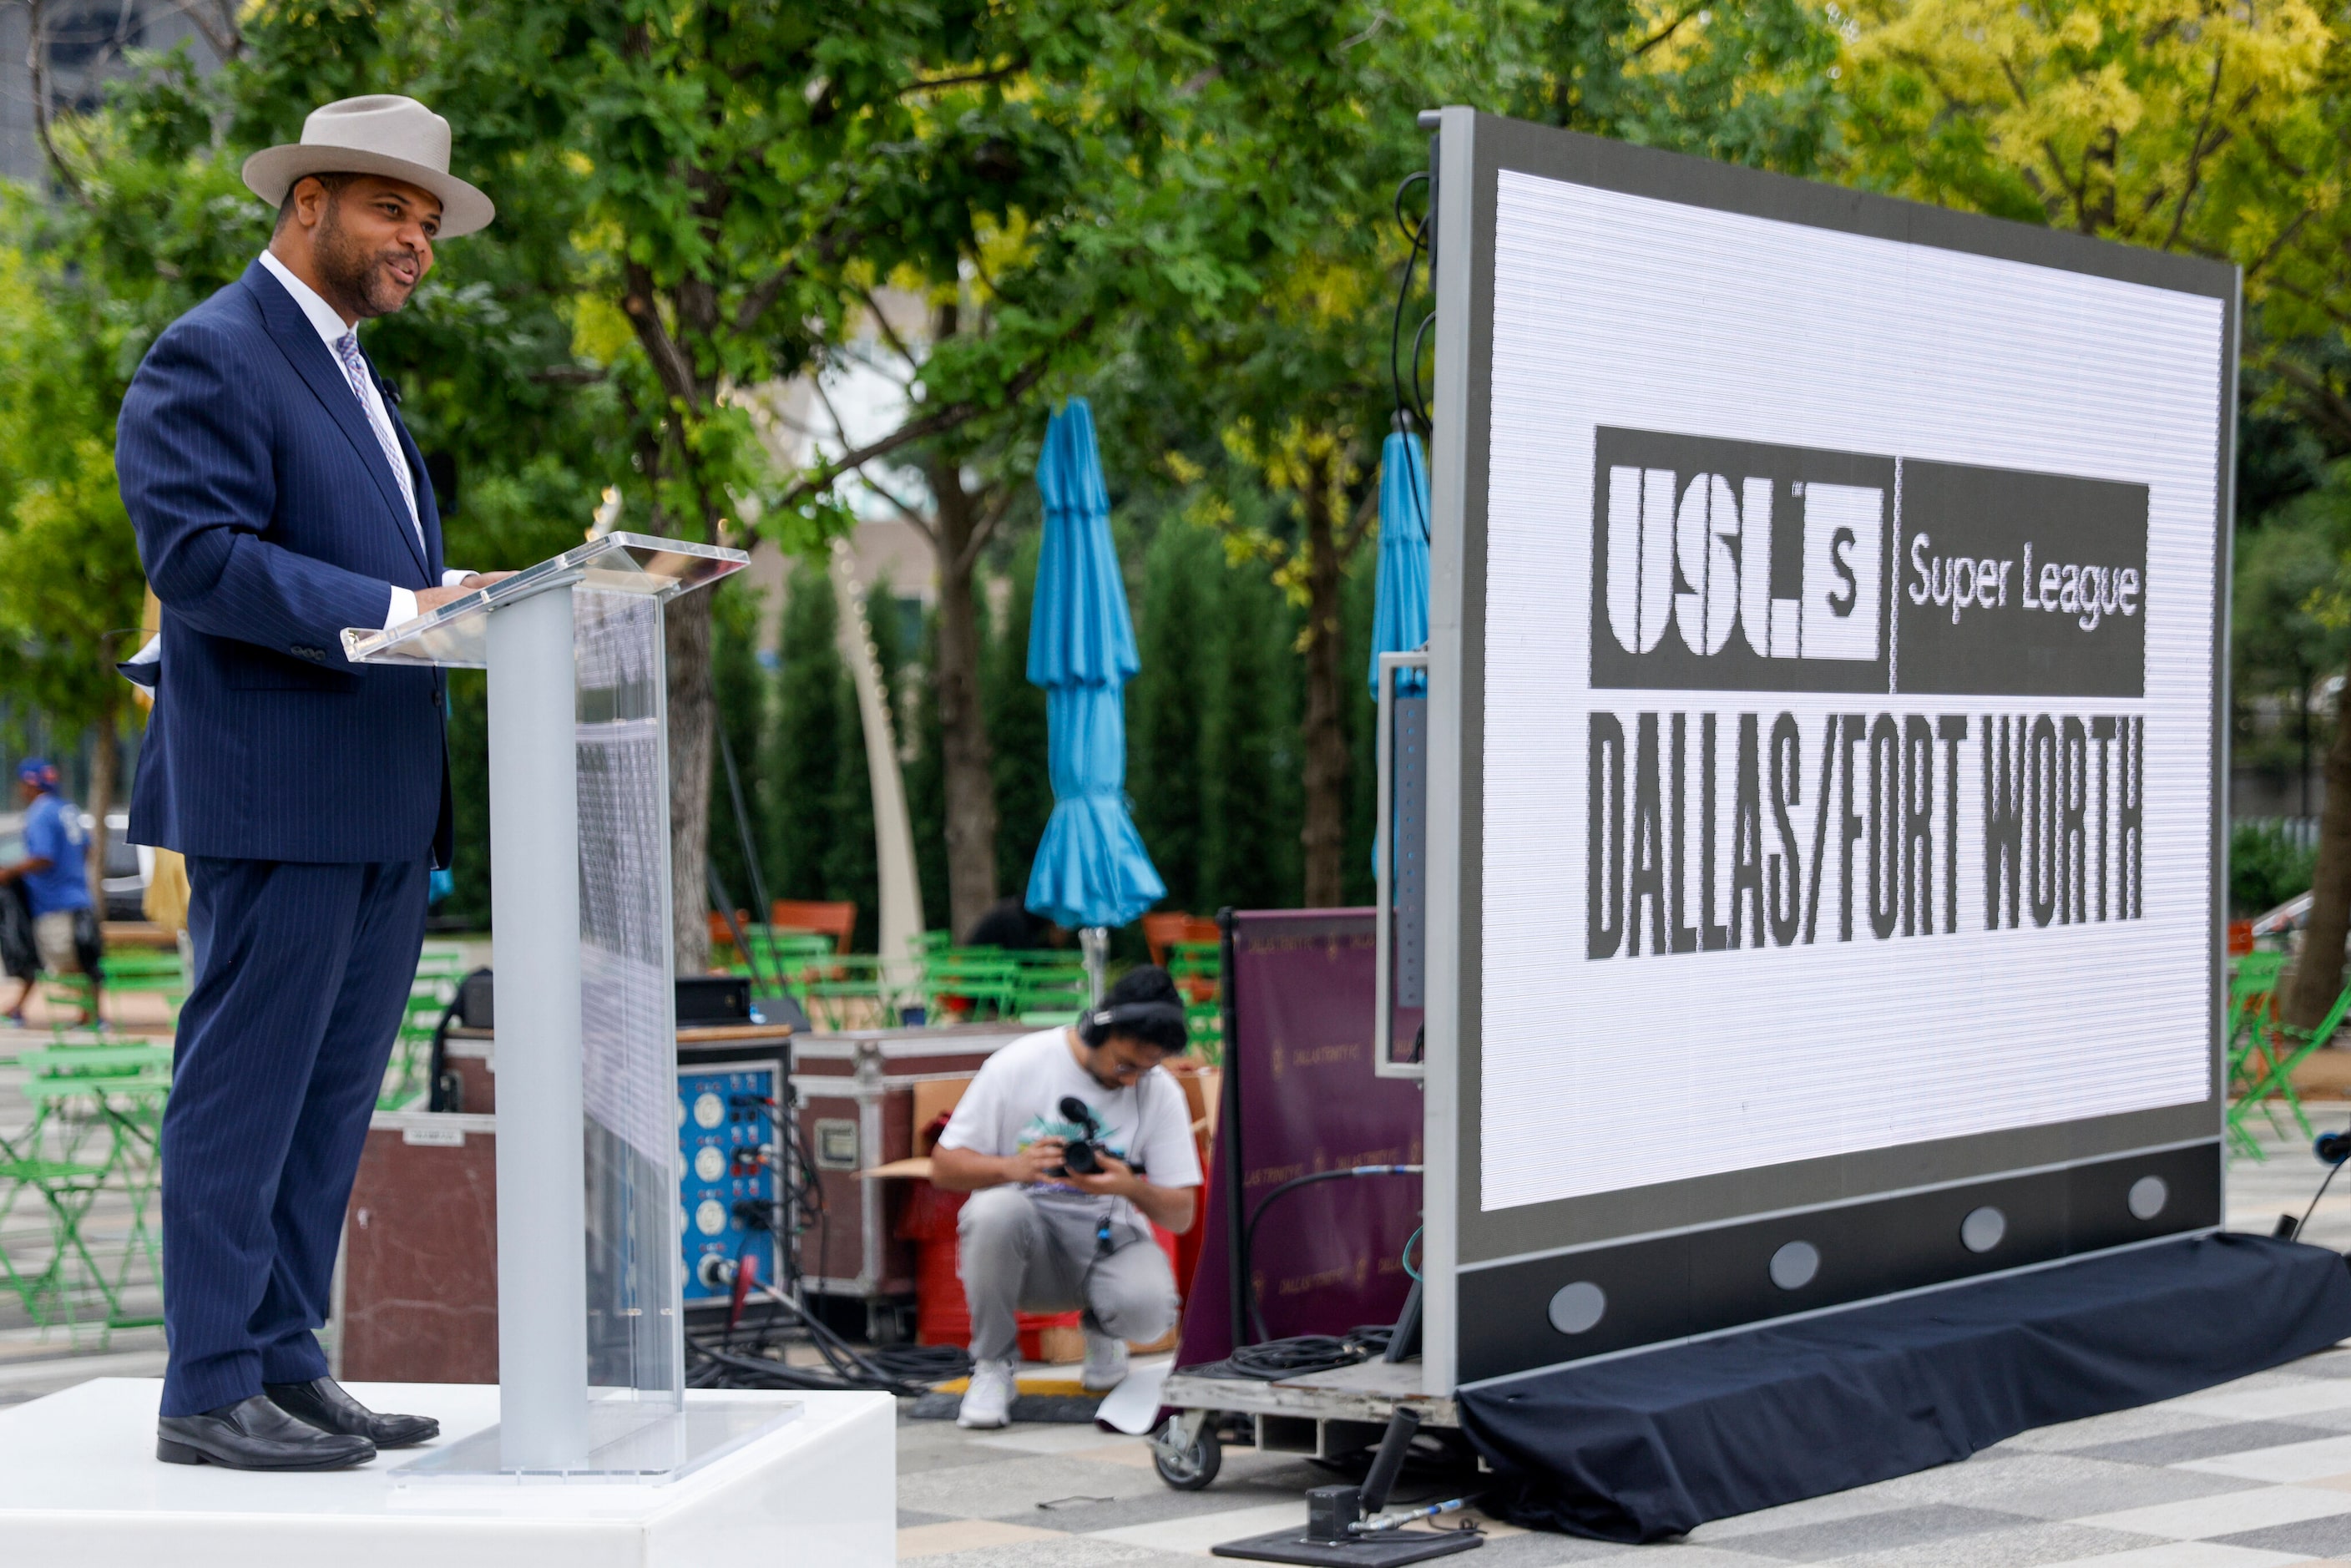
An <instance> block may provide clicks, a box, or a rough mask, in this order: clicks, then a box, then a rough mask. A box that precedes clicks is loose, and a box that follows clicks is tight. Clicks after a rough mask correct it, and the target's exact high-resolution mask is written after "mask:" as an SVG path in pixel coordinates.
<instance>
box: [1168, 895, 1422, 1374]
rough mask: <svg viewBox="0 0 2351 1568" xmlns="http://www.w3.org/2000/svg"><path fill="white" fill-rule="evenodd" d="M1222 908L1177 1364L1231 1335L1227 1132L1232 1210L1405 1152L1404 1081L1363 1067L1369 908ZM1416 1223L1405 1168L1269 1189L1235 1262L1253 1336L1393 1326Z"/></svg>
mask: <svg viewBox="0 0 2351 1568" xmlns="http://www.w3.org/2000/svg"><path fill="white" fill-rule="evenodd" d="M1232 920H1233V932H1232V938H1231V950H1230V956H1229V957H1228V960H1227V964H1226V974H1225V984H1226V986H1227V988H1228V994H1229V996H1230V998H1231V1012H1230V1015H1229V1016H1228V1020H1227V1024H1226V1034H1225V1073H1226V1082H1227V1083H1228V1098H1227V1101H1226V1104H1225V1111H1224V1114H1223V1115H1222V1116H1221V1117H1220V1118H1219V1119H1218V1122H1217V1143H1216V1149H1215V1151H1214V1157H1213V1160H1212V1162H1211V1166H1210V1173H1209V1176H1208V1186H1207V1192H1206V1194H1205V1195H1204V1198H1205V1200H1204V1202H1203V1204H1202V1208H1201V1222H1202V1223H1203V1224H1205V1225H1207V1227H1208V1231H1207V1237H1206V1239H1205V1242H1204V1245H1203V1247H1202V1249H1201V1252H1200V1263H1199V1270H1198V1272H1197V1273H1196V1274H1195V1275H1194V1276H1193V1281H1192V1290H1191V1294H1190V1296H1189V1298H1188V1299H1187V1301H1186V1305H1185V1310H1184V1327H1183V1336H1182V1339H1181V1342H1180V1343H1179V1344H1178V1346H1177V1350H1176V1355H1175V1364H1177V1365H1178V1366H1191V1365H1196V1364H1199V1363H1201V1362H1206V1361H1216V1360H1218V1359H1220V1358H1222V1357H1224V1356H1225V1355H1228V1354H1230V1353H1231V1350H1232V1346H1233V1343H1234V1339H1233V1323H1232V1316H1233V1310H1232V1302H1233V1292H1232V1287H1231V1281H1232V1268H1233V1255H1234V1251H1235V1246H1234V1242H1235V1238H1234V1237H1233V1236H1232V1234H1231V1226H1230V1225H1229V1223H1228V1218H1227V1216H1228V1204H1227V1201H1226V1191H1227V1187H1226V1179H1227V1173H1228V1172H1229V1171H1230V1170H1231V1169H1232V1160H1233V1153H1234V1151H1233V1147H1232V1145H1231V1140H1232V1139H1234V1138H1235V1137H1236V1136H1238V1140H1239V1163H1240V1168H1241V1173H1242V1175H1241V1195H1242V1198H1243V1212H1244V1214H1249V1213H1255V1212H1256V1211H1257V1209H1258V1206H1259V1204H1260V1203H1263V1202H1264V1201H1265V1199H1266V1197H1267V1195H1268V1194H1270V1193H1271V1192H1272V1191H1273V1189H1274V1188H1276V1187H1278V1186H1280V1185H1281V1184H1282V1183H1283V1182H1285V1181H1288V1180H1290V1178H1291V1177H1293V1176H1304V1175H1306V1174H1307V1173H1308V1172H1310V1171H1324V1170H1332V1169H1335V1168H1339V1167H1342V1166H1366V1165H1417V1164H1419V1163H1420V1152H1421V1151H1420V1136H1421V1108H1420V1085H1419V1083H1418V1082H1417V1081H1416V1080H1412V1079H1401V1078H1381V1077H1378V1076H1376V1075H1374V1072H1373V1071H1372V1023H1373V1016H1374V1015H1373V1007H1374V982H1373V958H1374V945H1373V935H1372V912H1371V911H1370V910H1369V909H1277V910H1249V911H1243V912H1239V913H1237V914H1235V915H1233V917H1232ZM1419 1224H1420V1180H1419V1178H1418V1177H1417V1176H1361V1177H1355V1178H1353V1179H1350V1180H1344V1181H1327V1182H1317V1183H1314V1184H1312V1185H1311V1186H1302V1187H1299V1188H1296V1189H1294V1190H1292V1191H1290V1192H1288V1193H1285V1194H1283V1195H1282V1196H1281V1197H1279V1198H1277V1199H1275V1200H1274V1203H1273V1205H1272V1207H1270V1208H1268V1209H1267V1210H1266V1211H1265V1215H1264V1218H1262V1219H1261V1220H1260V1221H1259V1224H1258V1227H1257V1235H1256V1240H1255V1247H1254V1252H1253V1255H1252V1257H1251V1260H1250V1273H1251V1275H1252V1277H1253V1278H1252V1284H1253V1285H1254V1288H1255V1291H1256V1294H1257V1301H1258V1303H1259V1312H1261V1313H1262V1314H1263V1316H1264V1319H1265V1326H1266V1332H1267V1333H1268V1334H1269V1335H1270V1336H1271V1337H1274V1338H1277V1339H1280V1338H1287V1337H1289V1336H1290V1335H1292V1334H1308V1333H1327V1334H1335V1333H1345V1332H1346V1331H1347V1330H1349V1329H1351V1328H1354V1327H1356V1326H1358V1325H1360V1324H1365V1323H1392V1322H1395V1319H1396V1314H1397V1313H1398V1312H1401V1311H1402V1310H1403V1308H1404V1300H1405V1293H1406V1292H1407V1291H1408V1290H1409V1289H1410V1287H1411V1283H1412V1281H1411V1279H1410V1277H1409V1276H1408V1275H1407V1274H1406V1273H1405V1262H1404V1260H1405V1243H1406V1242H1407V1241H1409V1240H1410V1239H1412V1233H1413V1231H1414V1230H1415V1229H1416V1228H1417V1227H1418V1226H1419ZM1414 1263H1415V1266H1416V1267H1417V1265H1418V1258H1417V1255H1416V1256H1415V1258H1414Z"/></svg>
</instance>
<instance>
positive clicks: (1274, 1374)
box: [1184, 1323, 1394, 1383]
mask: <svg viewBox="0 0 2351 1568" xmlns="http://www.w3.org/2000/svg"><path fill="white" fill-rule="evenodd" d="M1393 1332H1394V1331H1393V1329H1392V1328H1391V1326H1390V1325H1389V1324H1386V1323H1365V1324H1363V1325H1362V1326H1360V1327H1357V1328H1352V1329H1349V1330H1348V1331H1347V1332H1346V1333H1343V1334H1319V1333H1310V1334H1298V1335H1295V1336H1294V1337H1292V1338H1290V1339H1277V1340H1268V1341H1267V1342H1266V1343H1263V1344H1244V1345H1238V1346H1236V1347H1235V1348H1234V1350H1233V1354H1230V1355H1228V1356H1227V1357H1226V1358H1225V1359H1224V1360H1222V1361H1211V1362H1206V1363H1203V1364H1200V1365H1198V1366H1187V1367H1186V1368H1185V1369H1184V1374H1185V1375H1186V1376H1187V1377H1228V1378H1234V1379H1237V1380H1240V1381H1244V1382H1253V1383H1278V1382H1280V1381H1281V1380H1282V1379H1283V1378H1288V1377H1304V1376H1306V1375H1308V1374H1310V1373H1315V1372H1331V1371H1334V1370H1336V1369H1337V1368H1339V1367H1342V1366H1353V1365H1354V1364H1356V1363H1357V1362H1363V1361H1369V1360H1371V1359H1372V1358H1373V1357H1374V1356H1376V1355H1378V1354H1380V1353H1381V1352H1382V1351H1384V1350H1385V1349H1386V1348H1387V1343H1388V1335H1389V1334H1390V1333H1393Z"/></svg>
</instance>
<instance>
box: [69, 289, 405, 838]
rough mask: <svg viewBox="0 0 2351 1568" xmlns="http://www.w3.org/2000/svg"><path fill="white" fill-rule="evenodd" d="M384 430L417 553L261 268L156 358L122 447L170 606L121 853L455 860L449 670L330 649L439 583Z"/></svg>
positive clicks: (336, 389)
mask: <svg viewBox="0 0 2351 1568" xmlns="http://www.w3.org/2000/svg"><path fill="white" fill-rule="evenodd" d="M385 402H386V407H387V411H388V412H389V410H390V405H391V399H390V397H389V396H387V398H386V400H385ZM392 424H393V427H394V429H395V430H396V431H397V433H398V434H399V437H400V445H401V450H402V452H403V453H404V454H405V455H406V456H407V459H408V468H409V475H410V479H411V482H412V484H413V486H414V487H415V492H416V508H417V512H418V514H419V520H420V521H421V522H422V523H423V535H424V537H423V543H422V545H421V546H420V545H419V543H418V540H417V530H416V528H414V527H413V526H412V525H411V523H410V521H409V516H408V508H407V506H406V504H405V503H404V502H403V501H402V497H401V494H400V486H399V482H398V481H397V480H396V479H395V478H394V477H393V476H392V466H391V465H390V464H388V463H387V462H386V461H385V460H384V452H383V446H382V444H381V442H379V441H378V440H377V439H376V436H375V433H374V432H373V430H372V429H371V427H370V425H369V423H368V416H367V411H366V410H365V409H364V408H362V407H361V406H360V401H359V399H358V398H357V397H355V396H354V395H353V394H352V392H351V387H350V382H348V381H347V380H345V379H344V376H343V371H342V369H341V367H340V365H338V364H337V363H336V362H335V358H334V356H333V354H331V353H330V352H329V350H328V349H327V346H326V345H325V344H324V343H322V342H320V341H319V334H318V332H317V331H316V330H315V329H313V328H312V327H311V325H310V322H309V320H308V318H307V317H305V316H304V315H303V314H302V309H301V307H300V306H298V305H297V304H296V303H295V302H294V298H293V296H291V295H290V294H288V293H287V291H286V288H285V286H284V285H282V284H280V283H279V282H278V281H277V278H276V277H272V276H271V275H270V273H269V270H268V269H267V268H266V267H263V266H262V265H261V264H260V263H259V262H256V263H254V264H253V265H252V266H251V267H247V268H246V272H245V276H244V277H241V278H239V279H238V280H237V281H236V282H235V283H232V284H230V285H229V286H228V287H226V288H224V289H222V290H221V291H220V292H219V293H217V294H215V295H214V296H213V297H212V298H210V299H207V300H205V301H204V303H203V304H202V305H199V306H197V307H196V308H194V309H193V310H191V311H189V312H188V313H187V314H186V315H185V316H183V317H181V318H180V319H178V320H177V321H175V322H173V323H172V326H171V327H170V328H169V329H167V330H166V331H165V332H164V333H163V335H162V337H160V338H158V339H157V340H155V344H154V347H152V349H150V350H148V351H147V358H146V360H145V361H144V362H143V363H142V364H141V366H140V367H139V373H138V375H137V376H136V377H135V378H134V379H133V380H132V382H131V390H130V392H129V393H128V394H127V395H126V396H125V397H124V398H123V400H122V417H121V420H120V424H119V426H118V427H117V434H116V441H115V455H114V461H115V469H116V472H117V474H118V476H120V480H121V484H122V504H123V505H124V507H127V508H128V509H129V510H130V513H131V524H132V526H133V527H134V528H137V530H138V534H139V559H140V561H141V564H142V565H143V566H144V567H145V568H146V571H147V580H148V581H149V583H151V584H152V586H153V588H154V590H155V597H156V598H157V599H159V600H161V601H162V606H163V629H162V639H163V648H162V659H161V680H160V685H159V690H158V692H157V695H156V702H155V710H154V716H153V718H152V721H151V722H150V724H149V726H148V729H147V738H146V742H145V744H144V745H143V746H142V747H141V750H140V754H139V772H138V777H137V779H136V781H135V782H134V784H133V786H132V790H131V840H132V841H133V842H136V843H142V844H160V845H162V846H164V847H166V848H169V849H174V850H178V851H180V852H182V853H183V854H191V855H220V856H227V857H233V858H237V859H249V860H278V861H325V862H361V861H406V860H415V859H417V858H419V857H421V856H423V855H425V854H427V853H430V854H432V855H433V857H434V862H435V863H436V864H446V863H447V861H448V852H449V838H450V821H449V784H448V764H447V758H446V755H445V752H444V745H443V735H442V714H443V703H442V676H441V672H440V671H438V670H434V669H423V668H405V667H402V666H398V665H374V664H368V665H360V664H350V663H348V662H347V661H346V660H345V659H344V658H343V652H342V640H341V636H342V631H343V628H344V627H346V626H362V627H371V628H372V627H378V626H381V625H382V624H383V620H384V613H385V610H386V607H387V605H388V603H389V600H390V594H389V593H388V591H387V585H388V584H398V585H399V586H401V587H403V588H408V589H414V590H422V589H424V588H428V587H433V586H435V585H437V584H438V583H439V582H440V580H441V518H440V514H439V512H438V511H437V510H436V509H435V507H434V502H433V486H432V485H431V483H430V482H429V481H428V480H427V479H426V478H425V476H424V461H423V456H422V455H420V454H419V453H418V452H417V449H416V444H415V443H414V442H413V441H412V440H410V439H409V435H408V431H407V429H406V427H405V426H403V425H402V424H401V423H400V418H399V415H398V414H397V413H393V414H392Z"/></svg>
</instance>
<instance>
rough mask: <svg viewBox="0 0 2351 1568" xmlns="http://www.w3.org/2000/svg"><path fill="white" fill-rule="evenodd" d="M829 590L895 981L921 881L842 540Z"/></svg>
mask: <svg viewBox="0 0 2351 1568" xmlns="http://www.w3.org/2000/svg"><path fill="white" fill-rule="evenodd" d="M832 594H833V602H834V604H835V606H836V607H837V610H838V614H837V616H836V617H835V619H836V621H837V622H838V635H839V641H840V643H841V663H843V664H847V665H848V666H849V674H850V678H851V679H852V681H853V682H854V683H855V684H856V686H857V713H858V716H859V717H860V718H861V719H862V720H863V721H864V722H863V728H864V731H865V772H866V776H867V777H868V778H869V779H871V780H872V789H873V862H874V870H875V872H876V873H878V874H877V877H876V880H877V881H878V882H879V883H880V884H881V890H882V908H881V911H880V915H881V927H882V932H881V941H880V943H879V946H880V947H881V950H882V959H883V963H884V964H885V965H888V966H890V967H889V969H888V970H887V971H885V972H886V973H888V974H890V975H891V976H892V977H893V978H895V977H897V976H898V974H899V973H900V972H901V967H904V968H905V969H907V970H911V968H912V967H913V959H914V944H915V942H916V941H917V940H918V939H919V938H920V937H921V936H922V934H923V892H922V884H921V883H920V882H919V881H917V880H916V878H915V874H914V824H913V822H912V821H911V820H910V819H909V818H908V817H907V815H906V781H905V779H904V775H903V774H902V773H901V772H900V771H899V768H898V727H897V725H896V724H895V723H894V722H893V719H892V716H891V712H890V695H889V693H888V692H887V691H885V690H884V689H883V685H882V662H881V658H880V651H879V650H878V649H876V648H875V647H874V645H873V629H872V627H871V626H869V625H867V624H866V621H865V585H864V584H863V583H862V582H860V581H859V580H858V578H857V556H856V553H855V552H854V551H852V549H850V546H849V541H848V540H847V539H846V538H835V539H834V540H833V541H832Z"/></svg>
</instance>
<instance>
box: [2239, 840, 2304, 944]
mask: <svg viewBox="0 0 2351 1568" xmlns="http://www.w3.org/2000/svg"><path fill="white" fill-rule="evenodd" d="M2316 863H2317V856H2316V854H2315V853H2314V852H2312V851H2310V850H2306V849H2304V848H2303V847H2302V845H2301V844H2300V843H2298V842H2296V841H2294V840H2293V839H2291V838H2288V837H2287V836H2286V835H2285V834H2284V833H2283V832H2281V831H2279V830H2278V829H2277V828H2275V827H2273V826H2270V825H2267V824H2263V823H2258V822H2240V823H2238V824H2237V825H2236V826H2235V827H2234V828H2233V829H2231V831H2230V833H2229V913H2230V914H2231V915H2233V916H2234V917H2235V918H2237V919H2240V920H2250V919H2252V918H2253V917H2255V916H2257V915H2265V914H2267V913H2268V912H2269V911H2271V910H2273V909H2275V908H2276V907H2277V906H2278V905H2279V904H2283V903H2284V902H2285V901H2286V900H2287V899H2289V898H2294V897H2296V896H2298V895H2300V894H2304V893H2307V892H2309V891H2310V876H2311V872H2312V871H2313V869H2314V867H2315V865H2316Z"/></svg>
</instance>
